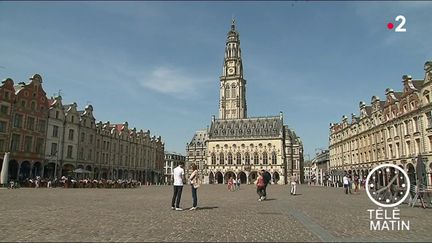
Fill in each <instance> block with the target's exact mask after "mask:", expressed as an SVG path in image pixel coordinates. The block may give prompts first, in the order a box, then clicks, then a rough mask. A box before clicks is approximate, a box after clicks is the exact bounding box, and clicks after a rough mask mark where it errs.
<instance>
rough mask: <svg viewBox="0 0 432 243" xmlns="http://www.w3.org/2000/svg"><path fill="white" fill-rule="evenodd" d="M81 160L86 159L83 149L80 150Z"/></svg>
mask: <svg viewBox="0 0 432 243" xmlns="http://www.w3.org/2000/svg"><path fill="white" fill-rule="evenodd" d="M79 158H80V159H84V148H81V149H80V152H79Z"/></svg>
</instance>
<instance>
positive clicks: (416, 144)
mask: <svg viewBox="0 0 432 243" xmlns="http://www.w3.org/2000/svg"><path fill="white" fill-rule="evenodd" d="M419 152H420V139H418V138H417V139H416V140H415V153H416V154H418V153H419Z"/></svg>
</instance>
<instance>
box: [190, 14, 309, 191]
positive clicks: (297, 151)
mask: <svg viewBox="0 0 432 243" xmlns="http://www.w3.org/2000/svg"><path fill="white" fill-rule="evenodd" d="M243 74H244V70H243V64H242V58H241V48H240V36H239V33H238V31H237V30H236V25H235V21H234V20H233V22H232V24H231V29H230V31H229V32H228V34H227V40H226V47H225V57H224V64H223V68H222V76H221V77H220V85H219V93H220V96H219V117H218V118H216V117H215V116H213V117H212V119H211V123H210V125H209V127H208V128H207V129H204V130H200V131H197V132H196V134H195V135H194V136H193V138H192V140H191V142H189V143H188V144H187V146H186V156H187V158H186V168H187V169H188V170H190V165H191V164H196V165H198V170H199V172H200V174H201V179H202V181H203V183H209V184H213V183H215V184H216V183H217V184H225V183H227V181H228V179H229V178H230V177H232V178H233V179H240V180H241V183H242V184H245V183H247V184H249V183H252V182H254V181H255V180H256V178H257V173H258V171H259V170H262V169H263V170H266V171H267V172H268V173H270V175H271V178H272V179H271V180H272V183H275V184H286V183H288V178H289V177H290V176H291V175H298V177H299V178H303V168H302V167H303V144H302V142H301V140H300V138H299V137H298V136H297V135H296V133H295V132H294V131H293V130H292V129H290V128H288V126H287V125H284V121H283V113H282V112H280V113H279V115H276V116H260V117H248V116H247V102H246V80H245V79H244V75H243Z"/></svg>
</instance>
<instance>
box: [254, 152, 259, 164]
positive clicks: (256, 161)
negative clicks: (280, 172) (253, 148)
mask: <svg viewBox="0 0 432 243" xmlns="http://www.w3.org/2000/svg"><path fill="white" fill-rule="evenodd" d="M254 164H255V165H257V164H258V153H257V152H255V153H254Z"/></svg>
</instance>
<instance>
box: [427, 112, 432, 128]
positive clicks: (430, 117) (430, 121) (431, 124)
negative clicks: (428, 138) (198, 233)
mask: <svg viewBox="0 0 432 243" xmlns="http://www.w3.org/2000/svg"><path fill="white" fill-rule="evenodd" d="M426 119H427V128H432V112H431V111H429V112H428V113H426Z"/></svg>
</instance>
